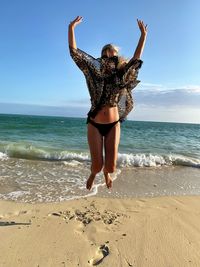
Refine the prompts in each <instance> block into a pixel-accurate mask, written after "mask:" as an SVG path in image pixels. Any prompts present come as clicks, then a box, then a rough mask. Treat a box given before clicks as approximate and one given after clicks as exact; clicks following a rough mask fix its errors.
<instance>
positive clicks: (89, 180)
mask: <svg viewBox="0 0 200 267" xmlns="http://www.w3.org/2000/svg"><path fill="white" fill-rule="evenodd" d="M95 176H96V174H93V173H91V174H90V176H89V178H88V179H87V183H86V188H87V189H88V190H90V189H91V188H92V185H93V182H94V178H95Z"/></svg>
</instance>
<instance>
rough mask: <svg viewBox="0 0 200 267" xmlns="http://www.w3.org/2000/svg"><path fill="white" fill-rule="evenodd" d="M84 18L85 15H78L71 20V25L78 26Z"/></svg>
mask: <svg viewBox="0 0 200 267" xmlns="http://www.w3.org/2000/svg"><path fill="white" fill-rule="evenodd" d="M82 20H83V17H81V16H77V17H76V18H75V19H74V20H73V21H71V22H70V24H69V26H72V27H74V28H75V27H76V26H77V25H78V24H79V23H81V22H82Z"/></svg>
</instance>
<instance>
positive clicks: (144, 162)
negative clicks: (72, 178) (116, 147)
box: [0, 144, 200, 168]
mask: <svg viewBox="0 0 200 267" xmlns="http://www.w3.org/2000/svg"><path fill="white" fill-rule="evenodd" d="M1 150H2V147H1ZM9 157H12V158H21V159H33V160H52V161H53V160H56V161H66V162H64V163H65V164H67V162H71V163H73V162H75V163H76V164H77V163H78V162H88V161H90V153H89V151H88V152H72V151H66V150H62V151H61V150H60V151H59V150H55V149H51V148H48V147H36V146H33V145H30V144H9V145H6V146H4V149H3V152H0V160H7V159H8V158H9ZM73 164H74V163H73ZM117 165H118V167H122V168H123V167H159V166H162V165H180V166H190V167H196V168H200V159H198V158H192V157H187V156H185V155H179V154H167V155H161V154H154V153H146V154H145V153H137V154H134V153H118V161H117Z"/></svg>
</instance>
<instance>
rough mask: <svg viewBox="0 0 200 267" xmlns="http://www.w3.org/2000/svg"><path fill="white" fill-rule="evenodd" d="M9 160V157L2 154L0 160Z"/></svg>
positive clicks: (0, 153)
mask: <svg viewBox="0 0 200 267" xmlns="http://www.w3.org/2000/svg"><path fill="white" fill-rule="evenodd" d="M7 159H8V156H7V155H6V154H5V153H3V152H0V160H7Z"/></svg>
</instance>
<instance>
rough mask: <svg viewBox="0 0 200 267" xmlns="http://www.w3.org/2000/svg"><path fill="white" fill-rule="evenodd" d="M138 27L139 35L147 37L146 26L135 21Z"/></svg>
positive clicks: (140, 21) (141, 22) (139, 21)
mask: <svg viewBox="0 0 200 267" xmlns="http://www.w3.org/2000/svg"><path fill="white" fill-rule="evenodd" d="M137 23H138V26H139V28H140V31H141V34H142V35H144V36H146V35H147V24H146V26H145V25H144V22H143V21H142V20H139V19H137Z"/></svg>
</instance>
